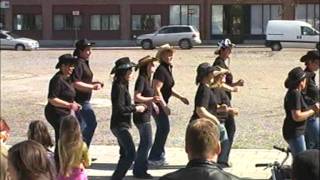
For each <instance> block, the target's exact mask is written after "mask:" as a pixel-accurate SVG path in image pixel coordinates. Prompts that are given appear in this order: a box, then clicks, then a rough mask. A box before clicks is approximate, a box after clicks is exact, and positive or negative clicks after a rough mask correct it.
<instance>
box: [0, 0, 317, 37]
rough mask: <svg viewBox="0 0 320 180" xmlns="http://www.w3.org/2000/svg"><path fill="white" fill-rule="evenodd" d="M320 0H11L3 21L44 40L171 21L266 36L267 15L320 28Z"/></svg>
mask: <svg viewBox="0 0 320 180" xmlns="http://www.w3.org/2000/svg"><path fill="white" fill-rule="evenodd" d="M319 8H320V7H319V1H318V0H155V1H151V0H28V1H25V0H7V1H1V16H0V17H1V18H0V26H1V27H2V29H5V30H9V31H13V32H14V33H16V34H18V35H23V36H26V37H31V38H35V39H39V40H73V39H78V38H82V37H86V38H88V39H91V40H132V39H133V38H134V37H135V36H136V35H139V34H142V33H149V32H153V31H155V30H157V29H158V28H159V27H161V26H164V25H170V24H189V25H193V26H195V27H197V28H198V30H199V31H200V34H201V38H202V39H203V40H215V39H222V38H224V37H229V38H231V39H233V40H234V41H236V42H238V43H241V42H243V41H244V40H259V39H263V38H264V32H265V28H266V24H267V22H268V20H271V19H285V20H295V19H296V20H302V21H307V22H309V23H310V24H312V25H313V26H314V27H315V28H316V29H318V30H319V24H320V19H319V17H320V15H319Z"/></svg>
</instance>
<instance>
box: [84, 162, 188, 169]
mask: <svg viewBox="0 0 320 180" xmlns="http://www.w3.org/2000/svg"><path fill="white" fill-rule="evenodd" d="M116 167H117V164H114V163H92V165H91V166H90V168H88V169H95V170H109V171H113V170H115V169H116ZM184 167H185V165H171V166H170V165H168V166H162V167H149V170H161V169H180V168H184ZM130 169H132V167H131V168H130Z"/></svg>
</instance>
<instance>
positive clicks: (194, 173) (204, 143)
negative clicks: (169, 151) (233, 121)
mask: <svg viewBox="0 0 320 180" xmlns="http://www.w3.org/2000/svg"><path fill="white" fill-rule="evenodd" d="M220 149H221V148H220V142H219V127H218V126H217V125H216V124H215V123H213V122H212V120H211V119H206V118H200V119H195V120H194V121H192V122H190V123H189V125H188V127H187V131H186V136H185V150H186V153H187V154H188V159H189V162H188V164H187V166H186V167H185V168H181V169H179V170H177V171H175V172H172V173H169V174H166V175H164V176H162V177H160V179H159V180H194V179H199V180H239V179H240V178H238V177H236V176H234V175H232V174H230V173H228V172H225V171H224V170H223V169H221V168H220V167H219V165H218V164H217V158H218V154H219V153H220Z"/></svg>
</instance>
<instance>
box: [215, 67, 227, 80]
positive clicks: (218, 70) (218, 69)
mask: <svg viewBox="0 0 320 180" xmlns="http://www.w3.org/2000/svg"><path fill="white" fill-rule="evenodd" d="M226 73H229V70H228V69H224V68H222V67H220V66H213V76H214V77H216V76H219V75H221V74H226Z"/></svg>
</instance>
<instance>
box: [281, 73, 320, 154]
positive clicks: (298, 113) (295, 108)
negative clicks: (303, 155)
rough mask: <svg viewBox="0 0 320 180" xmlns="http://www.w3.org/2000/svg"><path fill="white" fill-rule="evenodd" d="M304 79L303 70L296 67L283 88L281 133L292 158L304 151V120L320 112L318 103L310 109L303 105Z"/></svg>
mask: <svg viewBox="0 0 320 180" xmlns="http://www.w3.org/2000/svg"><path fill="white" fill-rule="evenodd" d="M306 77H307V76H306V73H305V72H304V71H303V69H302V68H301V67H296V68H294V69H292V70H291V71H290V72H289V74H288V77H287V79H286V81H285V87H286V88H287V89H288V91H287V93H286V96H285V98H284V109H285V112H286V117H285V120H284V123H283V127H282V133H283V137H284V139H285V140H286V141H287V143H288V144H289V147H290V149H291V153H292V155H293V156H295V155H296V154H297V153H299V152H302V151H305V150H306V142H305V137H304V131H305V123H306V120H307V119H308V118H310V117H311V116H313V115H314V114H315V113H319V110H320V109H319V103H316V104H315V105H314V106H313V107H312V109H309V108H308V105H307V104H306V103H305V100H304V98H303V95H302V91H303V90H304V89H305V88H306Z"/></svg>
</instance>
